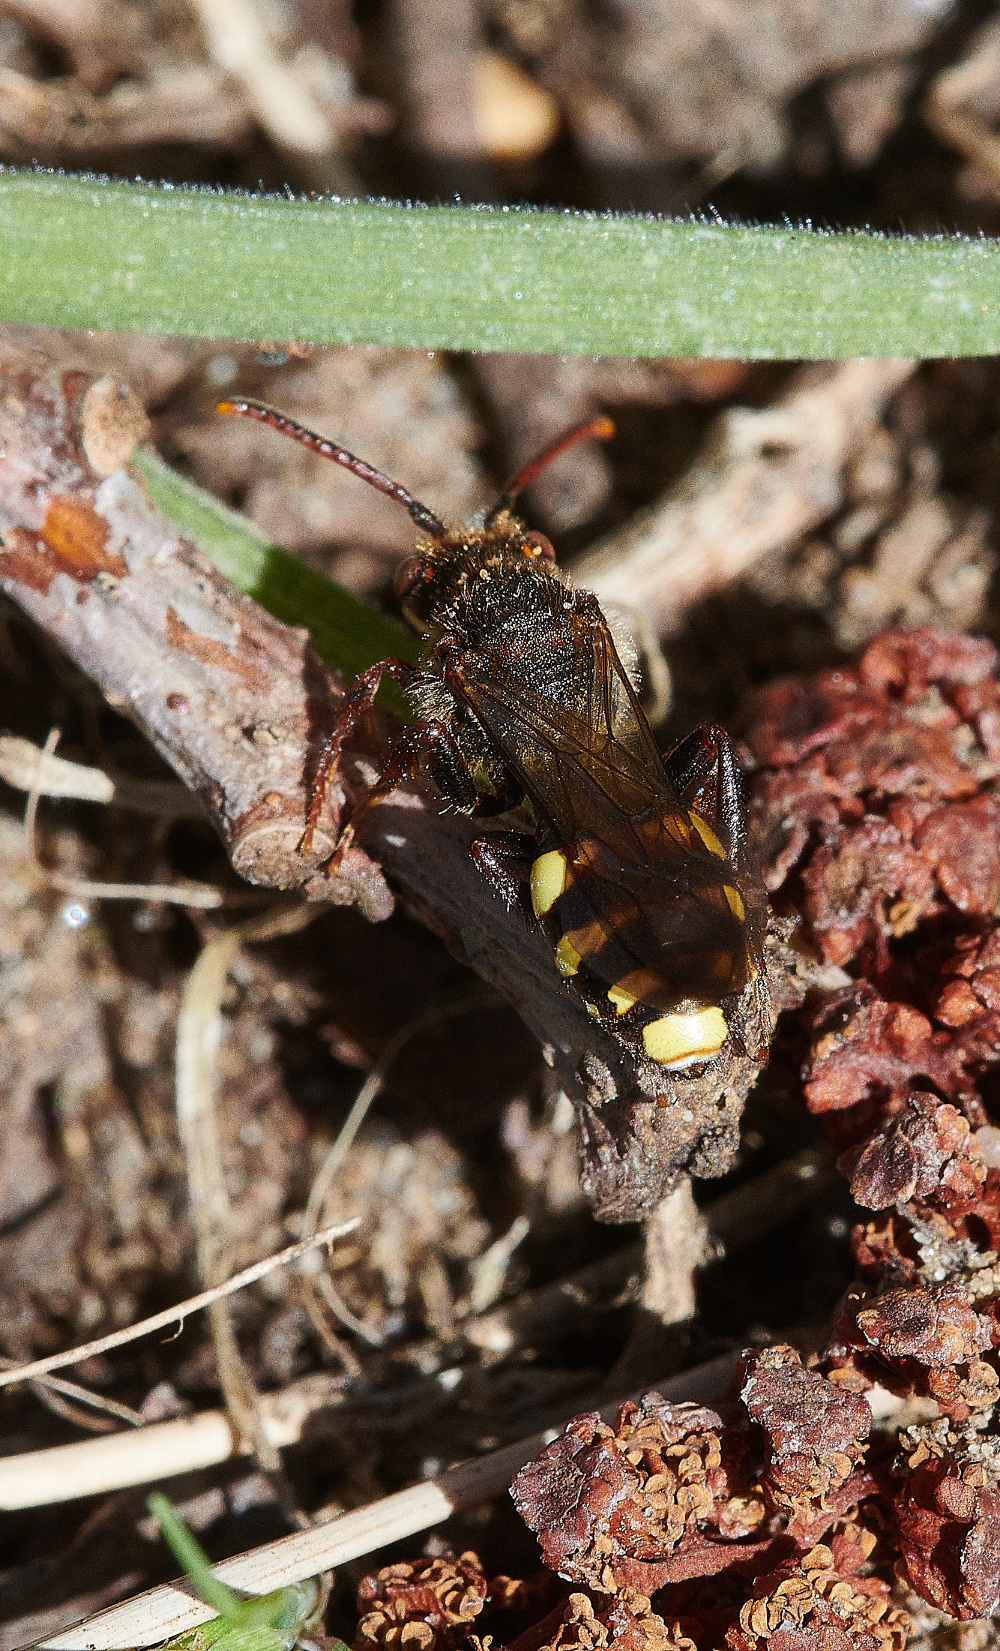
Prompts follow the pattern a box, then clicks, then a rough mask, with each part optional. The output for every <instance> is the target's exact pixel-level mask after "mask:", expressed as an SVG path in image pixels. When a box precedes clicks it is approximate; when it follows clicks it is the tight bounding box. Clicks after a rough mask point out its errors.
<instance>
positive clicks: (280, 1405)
mask: <svg viewBox="0 0 1000 1651" xmlns="http://www.w3.org/2000/svg"><path fill="white" fill-rule="evenodd" d="M831 1176H832V1166H830V1165H829V1164H828V1163H826V1162H825V1161H823V1160H821V1159H820V1158H818V1156H817V1154H816V1152H815V1151H814V1150H813V1149H811V1148H808V1149H804V1150H803V1151H801V1152H798V1153H795V1154H794V1155H793V1156H792V1157H791V1158H788V1159H786V1160H785V1161H784V1162H783V1163H781V1164H776V1165H775V1166H774V1168H773V1169H770V1170H767V1171H765V1173H764V1174H763V1175H759V1176H756V1177H755V1178H754V1179H753V1180H751V1181H747V1182H745V1183H744V1185H743V1186H741V1187H737V1188H736V1189H735V1190H734V1191H733V1192H729V1193H724V1194H723V1196H722V1197H721V1198H716V1199H714V1200H713V1201H712V1203H711V1204H709V1205H708V1206H707V1207H706V1209H705V1211H704V1212H703V1213H704V1220H705V1229H706V1231H705V1246H704V1247H705V1253H706V1257H707V1259H709V1260H711V1259H714V1258H715V1257H716V1256H718V1254H719V1253H720V1251H731V1250H736V1249H739V1248H740V1246H741V1244H743V1243H752V1242H753V1241H755V1240H756V1239H758V1238H760V1237H761V1236H762V1235H763V1234H764V1233H766V1232H768V1231H769V1230H772V1229H773V1228H774V1227H776V1226H778V1225H780V1224H781V1223H782V1222H784V1221H786V1220H788V1219H790V1218H791V1217H793V1216H794V1215H795V1214H797V1213H798V1212H799V1211H800V1210H801V1209H802V1208H803V1207H804V1205H805V1204H806V1203H807V1202H810V1201H812V1200H813V1199H814V1198H815V1197H816V1196H817V1194H818V1193H819V1192H820V1191H821V1190H822V1188H824V1187H825V1186H826V1185H827V1184H828V1183H829V1180H830V1178H831ZM523 1225H524V1224H523V1222H522V1221H520V1219H519V1220H518V1221H515V1223H514V1225H513V1227H512V1228H511V1229H510V1231H509V1232H508V1233H506V1234H504V1236H503V1237H502V1238H501V1239H499V1240H498V1241H497V1243H498V1244H499V1245H501V1246H503V1247H504V1251H505V1253H506V1254H508V1256H509V1250H510V1247H511V1244H512V1243H516V1242H518V1241H519V1240H520V1238H521V1237H522V1236H523ZM330 1230H331V1231H333V1230H335V1229H330ZM325 1236H326V1235H325V1234H320V1235H319V1236H318V1237H315V1238H314V1239H313V1240H312V1243H314V1244H316V1245H318V1244H320V1243H321V1242H322V1241H323V1239H324V1238H325ZM303 1242H304V1243H308V1242H309V1241H308V1240H306V1241H303ZM495 1248H496V1246H491V1250H492V1249H495ZM490 1253H491V1251H490V1250H487V1251H486V1252H485V1253H484V1256H483V1257H481V1258H480V1262H482V1261H483V1260H485V1258H486V1256H489V1255H490ZM280 1261H281V1257H280V1256H279V1257H276V1258H275V1262H276V1263H278V1262H280ZM643 1262H644V1249H643V1245H642V1244H629V1245H626V1246H625V1247H624V1248H623V1249H620V1250H616V1251H614V1252H613V1253H612V1254H611V1255H608V1256H604V1257H602V1259H601V1260H600V1261H596V1262H592V1263H591V1264H590V1265H589V1266H587V1267H581V1268H579V1269H578V1270H577V1271H576V1272H573V1273H569V1274H567V1275H566V1277H564V1278H561V1279H559V1280H558V1281H557V1282H555V1283H553V1284H547V1285H544V1286H543V1287H542V1288H540V1289H537V1290H527V1291H524V1292H523V1293H522V1294H521V1295H519V1296H514V1297H513V1298H512V1299H511V1300H510V1301H508V1302H505V1303H504V1304H503V1305H502V1306H500V1307H496V1308H494V1309H492V1310H491V1311H490V1310H487V1311H480V1312H476V1311H473V1312H472V1313H470V1315H469V1317H467V1318H465V1319H462V1320H461V1321H460V1322H459V1323H458V1325H457V1326H456V1333H457V1334H458V1335H460V1336H461V1337H462V1339H463V1340H464V1341H465V1342H467V1343H468V1344H469V1345H470V1346H472V1347H478V1348H480V1349H482V1351H483V1352H485V1353H488V1354H490V1355H491V1356H493V1357H506V1356H507V1355H508V1354H510V1353H512V1352H513V1351H514V1350H515V1349H516V1348H518V1347H528V1346H530V1345H532V1343H533V1342H534V1341H539V1342H541V1341H544V1340H546V1339H548V1340H557V1339H558V1338H559V1337H560V1336H561V1335H563V1334H565V1333H567V1332H568V1331H569V1330H570V1329H571V1327H572V1325H573V1324H574V1323H575V1322H576V1321H577V1320H578V1319H579V1317H580V1314H581V1312H586V1311H587V1310H588V1309H592V1308H600V1307H601V1306H616V1305H619V1304H620V1303H621V1302H622V1301H623V1300H635V1299H637V1298H638V1295H639V1291H640V1287H641V1280H642V1276H643ZM328 1278H329V1274H328V1273H326V1272H325V1271H324V1272H323V1273H321V1274H320V1275H319V1284H320V1288H321V1290H322V1287H323V1282H324V1280H326V1279H328ZM313 1282H314V1280H313V1276H312V1275H311V1274H309V1273H305V1274H303V1276H302V1284H303V1286H304V1287H308V1286H309V1285H311V1284H312V1283H313ZM484 1289H485V1286H484ZM323 1294H324V1297H326V1291H325V1290H323ZM333 1294H334V1295H336V1292H333ZM337 1300H338V1301H339V1297H338V1298H337ZM330 1304H331V1307H332V1306H333V1304H332V1303H330ZM341 1306H342V1304H341ZM333 1310H334V1311H336V1310H337V1309H336V1308H333ZM344 1315H345V1316H344V1320H343V1321H344V1322H345V1323H346V1324H348V1325H349V1327H351V1328H353V1326H351V1325H350V1320H351V1319H352V1318H353V1314H350V1312H349V1310H347V1309H344ZM139 1328H141V1326H140V1327H139ZM365 1332H367V1333H368V1336H369V1339H371V1335H370V1331H368V1327H367V1326H360V1325H359V1326H358V1333H359V1334H364V1333H365ZM326 1339H327V1340H329V1339H330V1337H329V1330H328V1327H327V1337H326ZM95 1345H97V1344H95ZM333 1350H334V1352H335V1353H337V1354H338V1355H339V1356H343V1353H344V1352H346V1355H347V1357H348V1359H350V1358H351V1357H352V1355H351V1350H350V1349H349V1348H347V1349H346V1350H342V1349H341V1348H340V1346H339V1344H337V1345H336V1346H335V1347H334V1349H333ZM73 1356H75V1355H73ZM354 1362H355V1363H356V1361H354ZM358 1368H359V1369H360V1366H358ZM22 1379H23V1378H22ZM331 1395H332V1388H331V1382H330V1379H329V1378H328V1377H325V1376H319V1377H305V1378H303V1379H302V1380H301V1381H297V1382H292V1383H290V1384H289V1385H288V1386H287V1387H285V1388H284V1389H283V1390H282V1391H281V1392H280V1393H265V1394H263V1395H261V1397H260V1401H259V1402H260V1415H261V1425H262V1427H263V1428H264V1430H265V1432H266V1434H267V1438H268V1440H269V1442H270V1443H271V1445H272V1446H273V1447H275V1448H276V1449H277V1448H282V1447H284V1446H286V1445H289V1444H293V1443H295V1442H296V1441H297V1440H298V1439H299V1438H300V1437H301V1433H302V1430H303V1428H304V1426H305V1423H306V1421H307V1420H308V1419H309V1418H310V1417H313V1416H315V1414H316V1412H317V1411H318V1410H322V1409H325V1408H326V1407H328V1406H329V1405H330V1404H331V1403H332V1402H334V1401H333V1398H332V1396H331ZM79 1396H80V1398H81V1399H83V1398H84V1397H85V1396H86V1393H85V1390H83V1389H81V1390H80V1395H79ZM123 1419H124V1420H129V1421H131V1420H132V1419H133V1415H132V1414H129V1415H128V1416H126V1417H124V1418H123ZM223 1424H224V1425H223ZM240 1449H241V1447H240V1445H239V1444H238V1442H237V1441H236V1440H234V1437H233V1430H232V1427H231V1426H230V1425H229V1424H228V1422H226V1420H225V1413H224V1412H223V1411H214V1410H213V1411H203V1412H201V1413H199V1414H198V1415H197V1416H190V1417H185V1418H183V1419H182V1420H181V1421H168V1422H155V1423H150V1424H147V1425H146V1426H145V1427H143V1428H142V1431H141V1435H137V1436H132V1435H128V1434H117V1435H115V1437H114V1438H113V1439H99V1440H96V1441H94V1440H89V1439H88V1440H84V1441H81V1442H80V1443H79V1444H73V1445H60V1446H57V1447H55V1448H53V1449H50V1450H41V1451H31V1452H28V1453H26V1454H25V1455H23V1456H17V1457H8V1458H7V1459H5V1460H3V1461H0V1508H12V1507H15V1506H16V1507H40V1506H43V1505H45V1504H47V1503H49V1502H57V1501H66V1500H69V1499H71V1498H73V1497H79V1496H91V1495H98V1494H100V1493H102V1492H107V1491H112V1490H121V1489H123V1488H124V1487H125V1486H127V1485H139V1484H150V1483H152V1482H154V1481H155V1480H156V1479H161V1478H169V1477H171V1476H172V1475H176V1474H179V1473H188V1472H191V1471H192V1470H194V1469H196V1468H205V1467H210V1466H211V1465H212V1464H213V1463H216V1462H223V1461H227V1460H229V1459H230V1458H231V1457H232V1456H233V1455H234V1454H236V1453H238V1451H239V1450H240ZM14 1498H16V1500H13V1499H14Z"/></svg>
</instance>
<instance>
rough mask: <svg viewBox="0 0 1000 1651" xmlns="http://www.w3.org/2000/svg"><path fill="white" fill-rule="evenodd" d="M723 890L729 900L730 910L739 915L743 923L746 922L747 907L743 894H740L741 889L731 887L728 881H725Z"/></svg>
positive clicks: (736, 915)
mask: <svg viewBox="0 0 1000 1651" xmlns="http://www.w3.org/2000/svg"><path fill="white" fill-rule="evenodd" d="M722 892H723V894H724V895H725V897H726V899H727V900H728V901H729V910H730V911H731V912H732V914H733V916H734V917H738V918H739V920H740V922H741V923H745V922H746V915H747V909H746V907H745V906H744V904H743V896H742V895H741V894H740V891H739V889H734V888H731V887H730V885H729V884H728V883H723V885H722Z"/></svg>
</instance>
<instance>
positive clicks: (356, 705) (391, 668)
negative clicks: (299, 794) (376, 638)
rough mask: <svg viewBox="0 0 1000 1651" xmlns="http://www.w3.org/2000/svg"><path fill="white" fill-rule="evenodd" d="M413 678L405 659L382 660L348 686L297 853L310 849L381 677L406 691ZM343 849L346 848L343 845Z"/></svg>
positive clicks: (312, 791) (311, 791)
mask: <svg viewBox="0 0 1000 1651" xmlns="http://www.w3.org/2000/svg"><path fill="white" fill-rule="evenodd" d="M415 675H416V672H415V671H414V669H413V666H412V665H408V664H407V663H406V661H405V659H382V660H380V661H379V663H378V664H377V665H369V667H368V669H367V671H362V672H361V675H360V676H358V677H356V678H355V680H354V681H353V682H352V683H351V686H350V687H349V688H348V690H347V692H346V694H345V695H344V698H343V700H342V701H341V706H340V710H339V712H338V713H337V721H336V725H335V727H334V729H333V732H332V733H331V734H330V735H329V736H328V737H327V739H326V740H325V741H324V744H323V749H322V751H321V752H320V756H319V765H318V767H317V769H316V773H315V775H314V777H313V781H312V785H311V786H310V789H309V809H308V812H307V814H306V829H305V831H304V832H303V833H302V841H301V842H300V843H299V853H300V854H308V853H309V850H310V849H311V848H312V840H313V834H314V832H315V830H316V827H317V825H318V824H319V817H320V815H321V814H322V812H323V804H324V803H325V802H326V794H327V791H328V790H329V788H330V780H331V778H332V776H333V772H334V770H335V768H336V766H337V763H338V762H339V760H340V752H341V749H342V747H343V744H344V741H345V739H346V738H347V736H348V735H349V734H350V733H352V732H353V730H354V729H355V728H356V727H357V725H358V723H359V722H362V721H363V720H364V718H365V717H366V716H367V715H368V713H369V711H370V710H371V708H372V706H373V704H374V703H375V695H376V694H377V693H378V691H379V686H380V684H381V682H382V678H383V677H384V676H391V677H392V679H393V681H394V682H398V683H399V685H400V687H401V688H402V689H403V690H404V691H405V690H406V689H407V688H408V687H409V686H410V684H411V683H412V681H413V678H414V676H415ZM344 846H345V847H346V844H345V845H344ZM338 847H339V845H338ZM341 852H343V850H341Z"/></svg>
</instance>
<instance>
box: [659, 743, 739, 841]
mask: <svg viewBox="0 0 1000 1651" xmlns="http://www.w3.org/2000/svg"><path fill="white" fill-rule="evenodd" d="M664 762H665V763H666V767H667V773H668V774H669V775H670V778H671V780H672V781H673V783H674V785H675V787H676V789H677V794H678V796H679V797H680V799H681V802H682V803H683V804H684V806H685V808H693V809H694V810H695V812H696V813H698V814H703V815H704V816H705V818H706V819H707V820H710V821H712V823H713V824H717V825H721V826H723V827H724V828H725V830H726V833H727V835H728V837H729V841H730V843H731V845H732V852H733V855H734V857H735V856H736V855H738V853H739V850H740V848H741V847H742V845H743V836H744V826H743V788H742V783H741V780H740V769H739V764H738V762H737V761H736V751H735V749H734V747H733V742H732V740H731V739H730V738H729V735H728V734H727V733H726V730H725V729H724V728H719V727H718V726H717V725H715V724H708V725H706V726H705V727H703V728H696V729H695V731H694V733H693V734H689V735H688V736H687V739H683V740H681V742H680V744H679V745H675V746H674V749H673V750H672V751H670V752H668V753H667V755H666V757H665V758H664Z"/></svg>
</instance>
